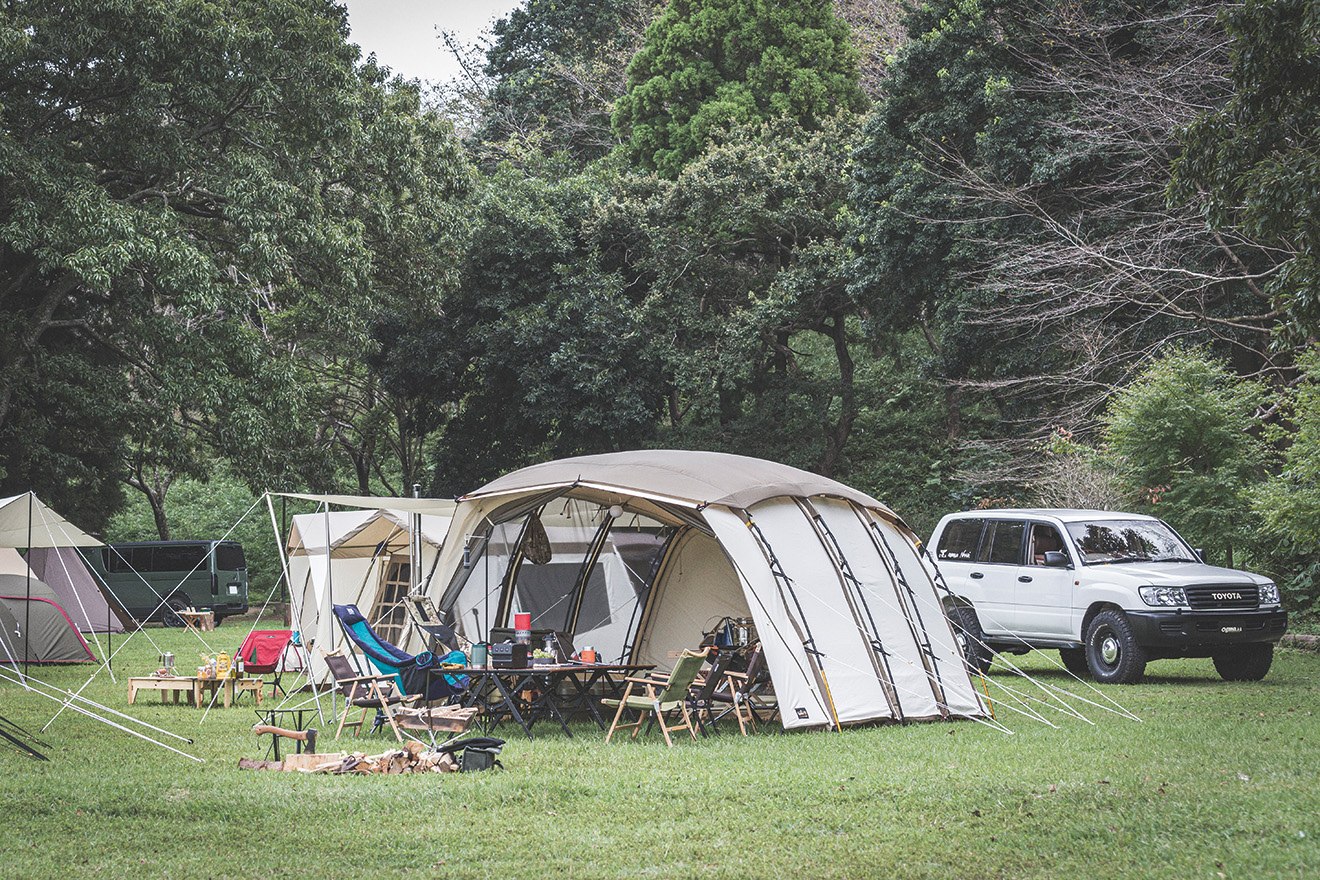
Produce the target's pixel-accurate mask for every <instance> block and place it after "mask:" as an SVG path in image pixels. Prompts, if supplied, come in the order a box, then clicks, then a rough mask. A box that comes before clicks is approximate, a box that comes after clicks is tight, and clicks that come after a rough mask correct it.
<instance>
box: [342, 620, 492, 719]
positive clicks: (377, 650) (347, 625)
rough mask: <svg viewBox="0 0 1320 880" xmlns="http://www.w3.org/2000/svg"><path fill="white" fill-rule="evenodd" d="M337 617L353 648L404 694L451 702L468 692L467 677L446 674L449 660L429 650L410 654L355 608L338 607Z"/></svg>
mask: <svg viewBox="0 0 1320 880" xmlns="http://www.w3.org/2000/svg"><path fill="white" fill-rule="evenodd" d="M334 612H335V618H336V619H337V620H338V621H339V625H340V626H341V627H342V628H343V630H344V635H346V636H347V637H348V639H349V641H351V642H352V643H353V645H354V646H355V647H356V648H357V649H358V650H359V651H361V652H362V654H363V655H364V656H365V657H366V658H367V661H368V662H369V663H370V664H371V665H372V666H374V667H376V669H377V671H379V672H380V673H382V674H383V675H389V676H393V677H394V679H395V683H396V684H397V685H398V687H399V692H400V693H404V694H420V693H422V692H423V691H425V693H426V700H427V702H432V701H435V700H449V699H450V698H451V697H454V696H456V695H458V694H461V693H463V692H464V691H465V690H467V686H468V677H467V676H466V675H447V674H445V673H444V672H443V667H444V664H446V663H448V662H449V657H451V656H454V655H453V654H450V655H446V656H445V657H439V658H438V657H436V656H435V655H434V654H432V653H431V652H430V651H422V652H421V653H420V654H409V653H407V652H406V651H403V650H401V649H399V648H397V647H395V646H394V645H391V644H390V643H389V642H387V641H385V640H384V639H382V638H381V637H380V636H378V635H377V634H376V631H375V630H374V629H372V628H371V624H369V623H367V618H366V617H365V616H364V615H363V614H362V612H361V611H359V610H358V607H357V606H356V605H335V606H334ZM455 653H458V654H459V656H455V657H454V664H453V665H457V666H461V665H466V658H461V659H460V657H461V652H455Z"/></svg>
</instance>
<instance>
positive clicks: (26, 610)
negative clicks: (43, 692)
mask: <svg viewBox="0 0 1320 880" xmlns="http://www.w3.org/2000/svg"><path fill="white" fill-rule="evenodd" d="M35 497H36V496H35V495H33V493H32V490H31V489H29V490H28V520H27V544H28V545H27V551H28V555H29V556H30V555H31V554H32V499H33V498H35ZM24 564H25V565H26V560H25V562H24ZM26 567H27V602H25V603H24V605H23V677H24V678H27V674H28V645H30V644H32V638H31V632H32V566H31V565H27V566H26Z"/></svg>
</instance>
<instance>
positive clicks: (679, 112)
mask: <svg viewBox="0 0 1320 880" xmlns="http://www.w3.org/2000/svg"><path fill="white" fill-rule="evenodd" d="M864 103H865V98H864V97H863V95H862V92H861V89H860V88H859V86H858V84H857V67H856V53H855V52H854V50H853V48H852V44H851V43H850V42H849V41H848V27H847V25H846V24H845V23H844V22H843V21H842V20H841V19H839V18H838V17H836V16H835V14H834V9H833V5H832V4H831V3H829V2H826V0H804V2H799V3H772V2H767V0H670V2H669V3H668V5H667V6H666V7H665V10H664V12H663V13H662V14H661V15H660V17H659V18H658V19H656V20H655V22H653V23H652V24H651V26H650V27H649V28H648V29H647V31H646V39H645V40H644V42H643V43H642V46H641V48H639V49H638V50H637V54H636V55H634V56H633V59H632V62H631V63H630V64H629V65H628V87H627V91H626V92H625V93H624V94H623V96H622V97H620V98H619V100H618V102H617V103H616V104H615V108H614V128H615V131H616V133H618V134H619V136H620V137H622V138H624V139H625V140H626V141H627V150H628V155H629V157H630V158H631V160H632V161H633V162H634V163H636V164H638V165H639V166H641V167H642V168H646V169H650V170H655V171H658V172H659V173H660V174H661V175H662V176H664V177H668V178H674V177H676V176H677V175H678V172H679V170H680V169H681V168H682V167H683V166H684V165H685V164H687V163H688V162H690V161H691V160H692V159H694V158H696V157H697V156H698V155H700V154H701V152H702V151H703V150H704V149H705V148H706V145H707V142H708V140H709V138H710V136H711V134H712V133H713V132H715V131H717V130H718V129H720V128H722V127H724V126H726V125H728V124H729V123H730V122H734V123H742V124H746V123H749V122H758V121H761V120H765V119H776V118H786V119H791V120H794V121H795V122H797V123H798V124H799V125H801V126H802V127H803V128H807V129H813V128H815V127H816V126H817V125H818V124H819V122H820V120H821V119H823V118H825V117H828V116H833V115H835V114H836V113H838V112H839V111H841V110H860V109H861V108H862V107H863V105H864Z"/></svg>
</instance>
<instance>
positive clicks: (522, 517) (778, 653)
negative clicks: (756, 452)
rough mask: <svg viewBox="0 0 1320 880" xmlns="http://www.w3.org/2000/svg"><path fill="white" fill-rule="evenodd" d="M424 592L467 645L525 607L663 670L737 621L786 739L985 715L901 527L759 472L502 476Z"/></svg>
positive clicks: (649, 464)
mask: <svg viewBox="0 0 1320 880" xmlns="http://www.w3.org/2000/svg"><path fill="white" fill-rule="evenodd" d="M533 560H535V561H533ZM428 594H429V595H430V596H431V597H432V598H433V599H434V600H435V601H436V604H437V607H438V608H439V609H440V611H441V613H442V614H445V615H447V622H449V623H450V624H451V625H452V626H454V627H455V628H456V629H458V630H459V631H460V632H462V633H463V634H464V635H465V636H467V637H468V638H469V639H472V640H474V641H477V640H481V639H483V638H484V637H486V636H487V634H488V632H489V630H490V628H491V627H502V626H508V625H509V624H510V623H511V622H512V620H513V615H514V614H515V613H517V612H520V611H522V612H528V613H531V614H532V615H533V621H532V626H533V628H535V629H552V630H560V631H565V632H572V633H574V634H575V643H576V644H577V645H578V646H579V647H581V646H583V645H584V644H586V643H587V640H586V638H589V639H591V640H593V647H596V648H597V649H599V650H601V651H603V652H604V654H605V657H606V659H607V660H611V661H623V662H634V663H647V664H655V665H657V666H659V667H662V668H668V667H669V666H670V665H672V660H671V654H672V653H673V652H675V651H677V650H679V649H681V648H693V647H696V646H697V644H698V643H699V642H700V640H701V638H702V635H703V633H705V632H706V631H708V630H710V629H711V628H712V627H713V626H714V625H716V624H717V623H718V622H719V621H721V620H722V619H724V618H747V617H750V618H751V619H752V620H753V621H754V624H755V628H756V631H757V633H758V635H759V638H760V640H761V644H762V647H763V650H764V653H765V657H766V661H767V664H768V667H769V669H770V673H771V676H772V678H773V680H774V686H775V691H776V694H777V697H778V700H779V706H780V716H781V718H782V719H783V724H784V726H785V727H788V728H797V727H830V728H837V727H839V726H841V725H846V724H853V723H862V722H868V721H877V720H899V721H902V720H915V719H933V718H942V717H958V716H963V717H977V716H982V715H984V714H985V713H984V709H983V707H982V704H981V702H980V700H979V698H978V697H977V693H976V690H975V688H974V687H973V684H972V681H971V678H970V676H969V674H968V672H967V669H966V666H965V665H964V663H963V661H962V657H961V654H960V652H959V649H958V644H957V641H956V640H955V638H954V634H953V631H952V629H951V627H950V625H949V622H948V619H947V617H946V616H945V614H944V612H943V609H942V607H941V603H940V600H939V597H938V595H937V592H936V587H935V585H934V583H933V582H932V580H931V578H930V576H929V575H928V573H927V571H926V569H925V568H924V567H923V565H922V564H921V560H920V557H919V551H918V545H917V543H916V538H915V536H914V535H913V534H912V532H911V531H910V530H909V529H908V528H907V527H906V526H905V525H904V524H903V522H902V521H901V520H900V519H899V518H898V516H896V515H895V514H894V513H893V512H892V511H890V510H889V509H888V508H886V507H885V506H884V505H882V504H881V503H880V502H878V501H876V500H875V499H873V498H871V497H869V496H868V495H865V494H864V493H861V492H858V491H856V490H853V489H850V488H849V487H847V486H844V485H842V484H840V483H837V482H835V481H833V480H829V479H825V478H823V477H820V476H817V475H815V474H811V473H808V472H806V471H801V470H798V469H796V468H792V467H788V466H786V465H781V464H775V463H772V462H767V461H762V460H759V459H753V458H746V457H742V456H736V455H727V454H722V453H712V452H684V451H673V450H650V451H639V452H623V453H613V454H608V455H594V456H583V457H579V458H570V459H563V460H560V461H553V462H548V463H546V464H541V465H535V466H533V467H529V468H524V469H522V470H519V471H516V472H514V473H511V474H508V475H506V476H504V477H501V478H500V479H498V480H495V481H494V482H492V483H490V484H488V485H486V486H484V487H482V488H481V489H478V490H477V491H475V492H473V493H471V494H469V495H466V496H464V497H463V498H460V499H459V504H458V508H457V510H456V511H455V514H454V520H453V523H452V525H451V527H450V530H449V535H448V538H447V539H446V541H445V544H444V548H443V550H442V551H441V557H440V559H439V562H438V566H437V571H436V573H435V576H434V578H433V579H432V584H431V587H430V590H429V591H428ZM584 632H586V633H589V635H587V637H586V638H584V637H583V636H584ZM416 647H417V646H412V648H413V649H415V648H416Z"/></svg>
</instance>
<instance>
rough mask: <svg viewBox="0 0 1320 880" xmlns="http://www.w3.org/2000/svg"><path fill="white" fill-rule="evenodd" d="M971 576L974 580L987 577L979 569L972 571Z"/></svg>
mask: <svg viewBox="0 0 1320 880" xmlns="http://www.w3.org/2000/svg"><path fill="white" fill-rule="evenodd" d="M971 577H972V579H973V580H978V581H979V580H980V579H981V578H983V577H985V575H983V574H981V572H979V571H974V572H972V574H971Z"/></svg>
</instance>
